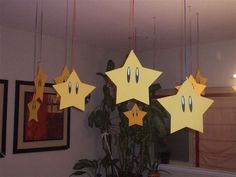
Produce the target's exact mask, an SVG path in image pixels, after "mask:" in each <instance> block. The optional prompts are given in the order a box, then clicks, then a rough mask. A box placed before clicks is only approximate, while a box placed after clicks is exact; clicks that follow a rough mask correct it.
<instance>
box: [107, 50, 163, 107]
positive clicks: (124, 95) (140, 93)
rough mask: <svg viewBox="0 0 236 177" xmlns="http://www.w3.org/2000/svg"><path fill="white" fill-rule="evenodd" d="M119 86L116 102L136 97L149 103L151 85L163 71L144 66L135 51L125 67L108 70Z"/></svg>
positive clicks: (130, 55)
mask: <svg viewBox="0 0 236 177" xmlns="http://www.w3.org/2000/svg"><path fill="white" fill-rule="evenodd" d="M106 75H107V76H108V77H109V78H110V79H111V80H112V82H113V83H114V84H115V85H116V87H117V93H116V104H118V103H121V102H124V101H128V100H130V99H136V100H138V101H141V102H143V103H145V104H149V86H150V85H151V84H152V83H153V82H154V81H155V80H156V79H157V78H158V77H159V76H160V75H161V72H159V71H156V70H152V69H148V68H144V67H143V66H142V65H141V63H140V62H139V60H138V58H137V56H136V55H135V53H134V52H133V51H131V52H130V54H129V56H128V58H127V59H126V62H125V64H124V66H123V67H121V68H118V69H114V70H112V71H108V72H106Z"/></svg>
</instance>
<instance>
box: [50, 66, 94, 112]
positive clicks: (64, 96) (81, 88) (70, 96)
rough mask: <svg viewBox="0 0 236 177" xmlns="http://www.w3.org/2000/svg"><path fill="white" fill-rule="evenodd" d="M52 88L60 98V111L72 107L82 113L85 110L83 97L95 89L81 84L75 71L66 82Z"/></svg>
mask: <svg viewBox="0 0 236 177" xmlns="http://www.w3.org/2000/svg"><path fill="white" fill-rule="evenodd" d="M53 87H54V89H55V90H56V91H57V93H58V94H59V95H60V96H61V101H60V109H64V108H68V107H72V106H74V107H76V108H78V109H80V110H82V111H84V110H85V97H86V96H88V95H89V94H90V93H91V92H92V91H93V90H94V89H95V87H94V86H92V85H88V84H85V83H83V82H81V81H80V79H79V76H78V75H77V73H76V72H75V70H73V71H72V73H71V74H70V76H69V78H68V79H67V81H66V82H64V83H60V84H56V85H53Z"/></svg>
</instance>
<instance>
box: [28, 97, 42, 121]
mask: <svg viewBox="0 0 236 177" xmlns="http://www.w3.org/2000/svg"><path fill="white" fill-rule="evenodd" d="M39 108H40V102H38V101H37V99H36V97H35V94H34V96H33V98H32V100H31V102H29V103H28V109H29V120H28V121H31V120H35V121H36V122H38V110H39Z"/></svg>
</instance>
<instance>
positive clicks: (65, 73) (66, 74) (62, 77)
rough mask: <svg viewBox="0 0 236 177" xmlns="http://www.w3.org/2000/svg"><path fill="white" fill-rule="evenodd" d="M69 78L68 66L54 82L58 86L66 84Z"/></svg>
mask: <svg viewBox="0 0 236 177" xmlns="http://www.w3.org/2000/svg"><path fill="white" fill-rule="evenodd" d="M69 76H70V72H69V69H68V67H67V66H64V68H63V70H62V72H61V74H60V75H59V76H57V77H55V79H54V82H55V83H56V84H59V83H62V82H66V81H67V79H68V77H69Z"/></svg>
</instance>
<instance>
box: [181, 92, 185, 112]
mask: <svg viewBox="0 0 236 177" xmlns="http://www.w3.org/2000/svg"><path fill="white" fill-rule="evenodd" d="M181 106H182V111H183V112H185V98H184V96H182V97H181Z"/></svg>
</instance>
